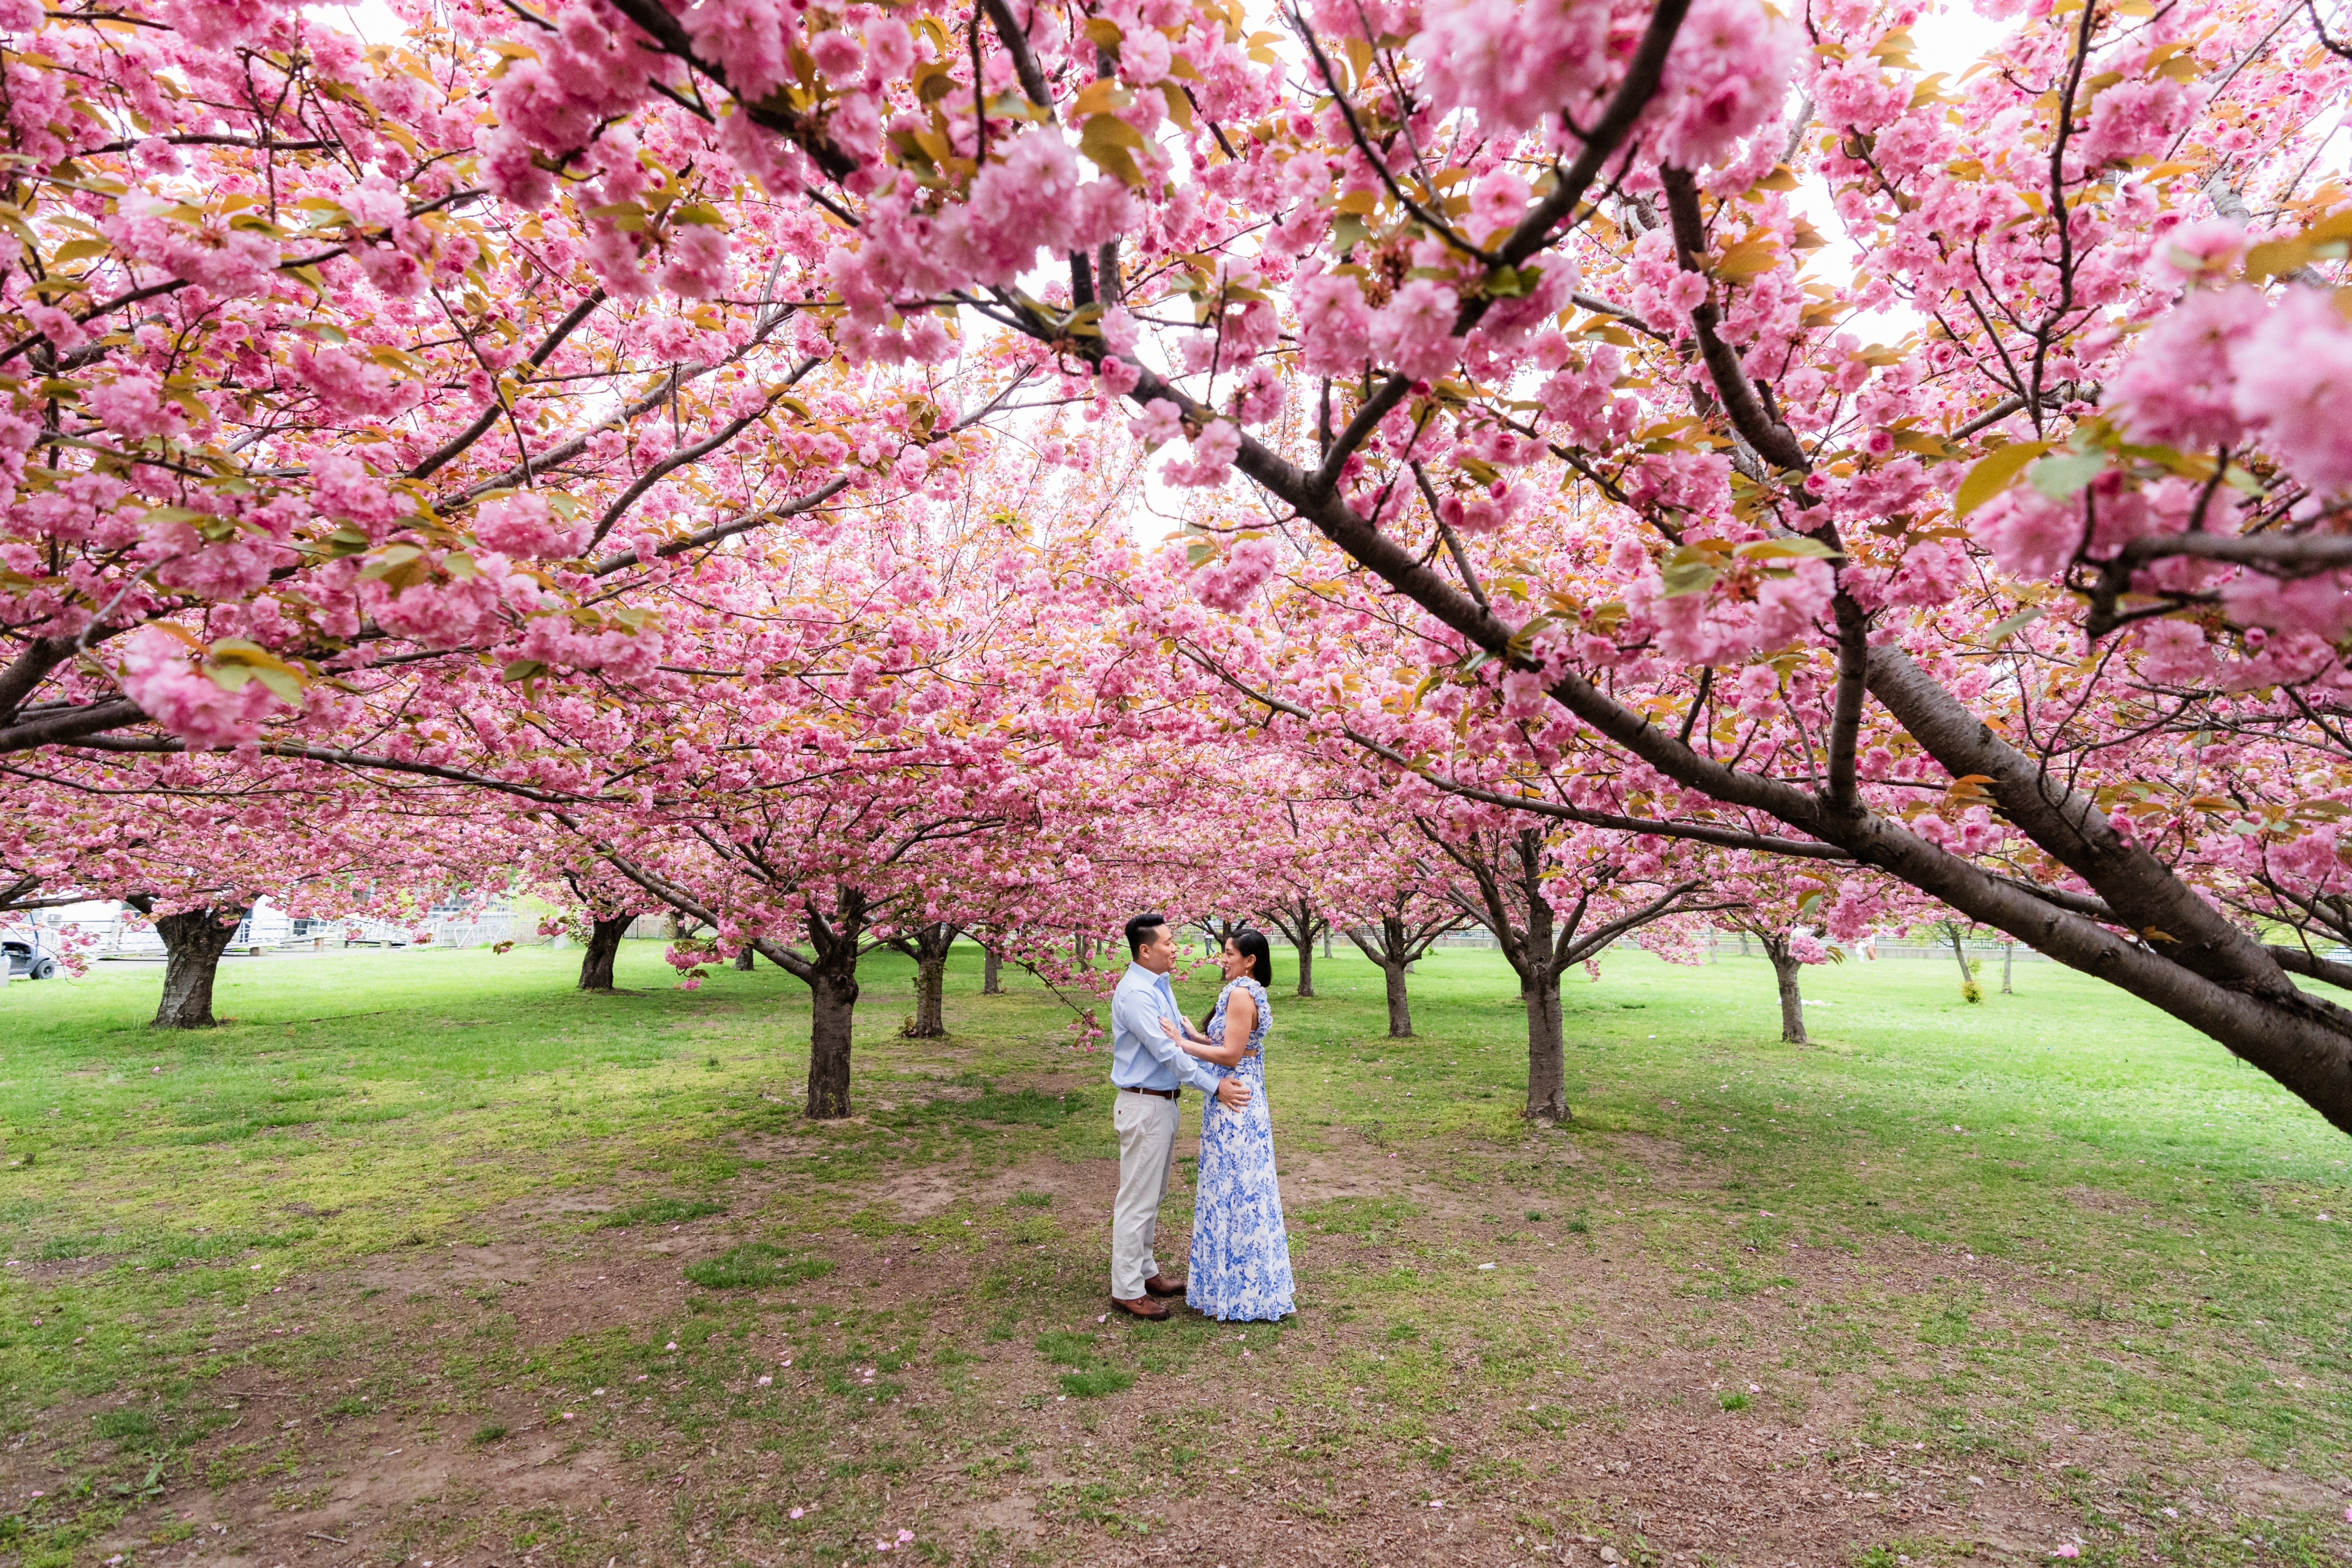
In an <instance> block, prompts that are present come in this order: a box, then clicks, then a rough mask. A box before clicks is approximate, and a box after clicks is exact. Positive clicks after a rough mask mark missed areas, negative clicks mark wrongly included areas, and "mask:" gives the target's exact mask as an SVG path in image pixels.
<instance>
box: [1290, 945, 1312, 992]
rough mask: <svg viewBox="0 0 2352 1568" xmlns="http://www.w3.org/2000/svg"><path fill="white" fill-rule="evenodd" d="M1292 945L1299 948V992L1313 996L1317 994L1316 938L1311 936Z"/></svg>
mask: <svg viewBox="0 0 2352 1568" xmlns="http://www.w3.org/2000/svg"><path fill="white" fill-rule="evenodd" d="M1292 945H1294V946H1296V947H1297V949H1298V994H1300V995H1301V996H1312V995H1314V994H1315V939H1314V938H1313V937H1311V936H1310V937H1308V938H1307V940H1306V941H1305V942H1296V943H1293V944H1292Z"/></svg>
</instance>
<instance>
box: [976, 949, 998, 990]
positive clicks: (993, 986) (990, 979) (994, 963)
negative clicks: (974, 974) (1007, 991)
mask: <svg viewBox="0 0 2352 1568" xmlns="http://www.w3.org/2000/svg"><path fill="white" fill-rule="evenodd" d="M1003 970H1004V960H1003V958H1002V957H1000V956H998V954H997V952H996V950H995V949H994V948H990V949H988V950H987V956H986V957H984V958H982V960H981V961H980V994H982V995H983V996H1002V995H1003V994H1004V974H1003Z"/></svg>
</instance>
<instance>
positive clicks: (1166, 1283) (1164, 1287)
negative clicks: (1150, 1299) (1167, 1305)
mask: <svg viewBox="0 0 2352 1568" xmlns="http://www.w3.org/2000/svg"><path fill="white" fill-rule="evenodd" d="M1143 1288H1144V1289H1146V1290H1148V1291H1150V1293H1151V1294H1152V1295H1154V1296H1162V1297H1165V1296H1181V1295H1182V1294H1183V1293H1184V1281H1182V1280H1181V1279H1170V1278H1168V1276H1166V1275H1165V1274H1154V1275H1153V1276H1152V1277H1151V1278H1150V1279H1146V1280H1145V1281H1144V1282H1143Z"/></svg>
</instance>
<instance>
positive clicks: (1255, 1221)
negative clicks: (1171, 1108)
mask: <svg viewBox="0 0 2352 1568" xmlns="http://www.w3.org/2000/svg"><path fill="white" fill-rule="evenodd" d="M1236 990H1241V991H1246V992H1247V993H1248V994H1249V996H1250V999H1251V1000H1252V1001H1254V1002H1255V1003H1256V1004H1257V1026H1256V1027H1255V1029H1253V1030H1251V1031H1250V1038H1249V1050H1248V1054H1247V1055H1245V1056H1244V1057H1243V1058H1242V1060H1241V1066H1239V1067H1238V1068H1224V1069H1223V1073H1224V1076H1226V1077H1229V1078H1230V1077H1239V1078H1240V1079H1242V1080H1243V1081H1244V1082H1245V1083H1247V1084H1248V1085H1249V1087H1250V1102H1249V1109H1247V1110H1226V1109H1225V1108H1224V1106H1223V1105H1222V1104H1220V1103H1219V1102H1218V1101H1217V1100H1215V1099H1213V1098H1212V1099H1211V1100H1208V1101H1207V1104H1206V1109H1204V1110H1202V1112H1201V1177H1200V1186H1199V1189H1198V1191H1197V1192H1196V1193H1195V1194H1194V1197H1193V1202H1192V1271H1191V1273H1190V1274H1189V1275H1188V1276H1187V1278H1186V1279H1185V1282H1184V1300H1185V1301H1186V1303H1187V1304H1189V1305H1191V1306H1193V1307H1196V1308H1198V1309H1200V1310H1202V1311H1203V1312H1205V1313H1207V1314H1208V1315H1209V1316H1210V1317H1212V1318H1216V1319H1219V1320H1221V1321H1226V1322H1234V1321H1242V1322H1254V1321H1260V1320H1263V1321H1274V1320H1276V1319H1279V1318H1282V1317H1285V1316H1286V1315H1288V1313H1289V1312H1290V1310H1291V1305H1290V1289H1291V1287H1290V1233H1289V1232H1288V1231H1287V1230H1286V1229H1285V1228H1284V1226H1283V1223H1282V1189H1281V1187H1280V1185H1279V1184H1277V1183H1276V1180H1275V1173H1274V1117H1273V1113H1272V1111H1271V1110H1269V1108H1268V1107H1267V1105H1266V1102H1265V1056H1264V1054H1263V1052H1264V1050H1265V1031H1266V1026H1267V1025H1269V1024H1271V1023H1272V1022H1273V1021H1274V1009H1273V1008H1272V1007H1270V1006H1268V1005H1266V999H1265V987H1264V986H1262V985H1260V984H1258V983H1257V982H1256V981H1255V980H1251V979H1248V978H1246V977H1244V978H1243V979H1240V980H1234V981H1230V982H1228V983H1227V984H1226V986H1225V988H1224V990H1223V991H1222V992H1220V993H1219V994H1218V995H1217V1010H1216V1011H1215V1012H1214V1013H1213V1014H1211V1015H1210V1016H1209V1029H1208V1035H1209V1038H1210V1039H1211V1040H1213V1041H1214V1042H1216V1043H1217V1044H1219V1045H1223V1043H1224V1038H1225V1005H1226V1003H1228V1002H1229V1001H1231V1000H1232V999H1233V994H1234V992H1235V991H1236Z"/></svg>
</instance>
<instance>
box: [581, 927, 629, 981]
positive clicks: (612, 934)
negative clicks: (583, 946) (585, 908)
mask: <svg viewBox="0 0 2352 1568" xmlns="http://www.w3.org/2000/svg"><path fill="white" fill-rule="evenodd" d="M636 918H637V917H636V916H635V915H632V914H618V915H613V916H611V917H609V918H608V917H606V916H604V915H599V914H593V913H592V914H591V915H590V916H589V919H590V921H592V922H593V924H592V926H591V928H590V930H589V932H588V951H587V952H583V953H582V954H581V955H580V989H581V990H583V991H610V990H611V989H612V988H613V961H614V959H615V958H617V957H619V956H620V952H621V938H622V936H623V935H624V934H625V932H626V931H628V929H629V922H630V921H634V920H635V919H636Z"/></svg>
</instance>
